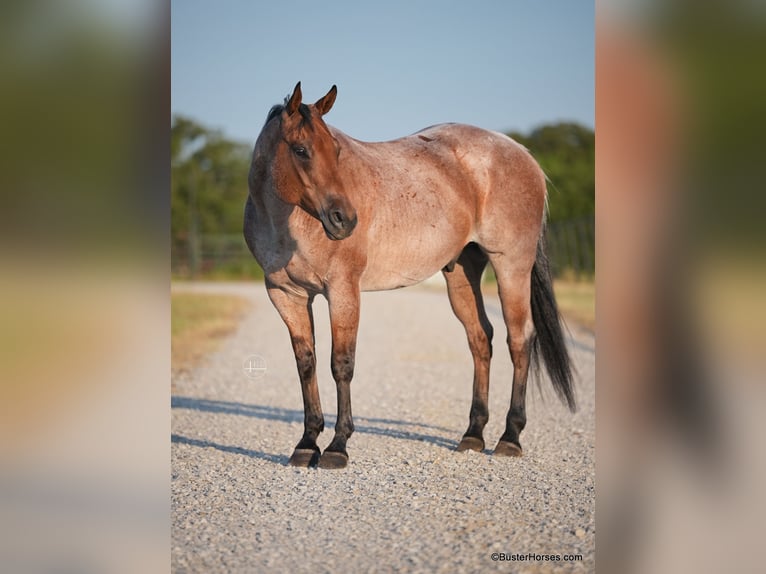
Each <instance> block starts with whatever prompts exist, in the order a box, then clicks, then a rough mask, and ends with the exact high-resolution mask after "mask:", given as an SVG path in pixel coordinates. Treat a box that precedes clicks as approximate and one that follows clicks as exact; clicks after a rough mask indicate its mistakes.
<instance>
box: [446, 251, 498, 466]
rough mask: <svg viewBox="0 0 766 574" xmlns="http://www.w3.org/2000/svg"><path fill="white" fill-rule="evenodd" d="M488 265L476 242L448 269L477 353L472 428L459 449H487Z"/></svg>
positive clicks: (453, 297) (457, 308) (458, 311)
mask: <svg viewBox="0 0 766 574" xmlns="http://www.w3.org/2000/svg"><path fill="white" fill-rule="evenodd" d="M486 265H487V256H486V254H485V253H484V252H483V251H482V250H481V249H480V248H479V247H478V246H477V245H476V244H475V243H470V244H468V245H467V246H466V247H465V249H463V252H462V253H461V254H460V257H458V260H457V262H456V264H455V267H454V268H453V269H452V271H448V270H447V269H446V268H445V270H444V277H445V279H446V280H447V292H448V293H449V300H450V303H451V305H452V310H453V311H454V312H455V315H457V318H458V319H460V322H461V323H463V326H464V327H465V331H466V334H467V335H468V346H469V347H470V349H471V354H472V355H473V364H474V374H473V399H472V401H471V413H470V416H469V423H468V430H467V431H466V432H465V435H463V440H461V441H460V444H459V445H458V447H457V450H458V451H464V450H475V451H481V450H483V449H484V436H483V432H484V427H485V425H486V424H487V420H488V419H489V409H488V406H487V400H488V395H489V362H490V359H491V357H492V325H491V324H490V322H489V319H487V314H486V312H485V311H484V300H483V299H482V295H481V274H482V272H483V271H484V267H486Z"/></svg>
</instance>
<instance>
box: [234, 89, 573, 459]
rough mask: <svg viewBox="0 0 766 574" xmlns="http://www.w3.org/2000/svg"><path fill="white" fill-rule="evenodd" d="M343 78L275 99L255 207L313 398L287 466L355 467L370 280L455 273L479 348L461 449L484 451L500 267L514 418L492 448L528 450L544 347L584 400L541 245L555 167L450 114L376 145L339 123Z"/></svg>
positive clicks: (473, 344)
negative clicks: (328, 395) (326, 395)
mask: <svg viewBox="0 0 766 574" xmlns="http://www.w3.org/2000/svg"><path fill="white" fill-rule="evenodd" d="M336 96H337V87H336V86H334V85H333V86H332V88H331V89H330V91H329V92H328V93H327V94H326V95H325V96H323V97H322V98H320V99H319V100H317V101H316V102H315V103H314V104H305V103H303V101H302V98H303V96H302V91H301V84H300V82H298V84H297V85H296V86H295V88H294V90H293V92H292V94H291V95H290V96H288V97H287V98H285V100H284V103H283V104H278V105H275V106H273V107H272V108H271V110H270V111H269V113H268V115H267V119H266V122H265V124H264V126H263V128H262V129H261V132H260V134H259V136H258V138H257V140H256V142H255V146H254V149H253V154H252V160H251V164H250V172H249V176H248V186H249V195H248V198H247V201H246V203H245V210H244V236H245V241H246V243H247V245H248V247H249V249H250V251H251V252H252V254H253V256H254V257H255V259H256V260H257V261H258V263H259V264H260V265H261V267H262V268H263V271H264V277H265V284H266V290H267V292H268V296H269V298H270V300H271V302H272V304H273V305H274V307H275V308H276V310H277V312H278V313H279V315H280V316H281V318H282V320H283V321H284V323H285V325H286V326H287V329H288V331H289V334H290V340H291V343H292V349H293V352H294V354H295V361H296V364H297V368H298V377H299V379H300V385H301V391H302V395H303V407H304V433H303V436H302V437H301V439H300V441H299V442H298V444H297V445H296V447H295V449H294V451H293V453H292V455H291V457H290V459H289V464H290V465H293V466H300V467H308V466H318V467H319V468H344V467H346V466H347V464H348V460H349V457H348V452H347V450H346V446H347V442H348V439H349V437H350V436H351V434H352V433H353V432H354V422H353V418H352V415H351V394H350V389H351V380H352V378H353V375H354V359H355V352H356V340H357V330H358V327H359V307H360V293H361V292H363V291H381V290H390V289H397V288H400V287H406V286H410V285H414V284H416V283H419V282H420V281H423V280H424V279H426V278H428V277H430V276H432V275H434V274H435V273H438V272H439V271H440V270H441V271H442V273H443V274H444V277H445V279H446V283H447V292H448V296H449V301H450V304H451V306H452V310H453V311H454V313H455V315H456V316H457V318H458V319H459V320H460V322H461V323H462V324H463V327H464V328H465V332H466V335H467V337H468V346H469V349H470V351H471V354H472V355H473V363H474V376H473V396H472V401H471V408H470V413H469V424H468V429H467V430H466V432H465V434H464V435H463V437H462V439H461V441H460V443H459V445H458V447H457V449H456V450H457V451H467V450H473V451H479V452H481V451H483V450H484V436H483V431H484V427H485V425H486V424H487V421H488V418H489V410H488V405H487V401H488V393H489V367H490V359H491V357H492V337H493V328H492V325H491V323H490V322H489V319H488V318H487V314H486V311H485V309H484V303H483V299H482V292H481V288H480V284H481V278H482V273H483V271H484V269H485V267H486V266H487V264H488V263H490V264H491V265H492V267H493V268H494V271H495V276H496V278H497V286H498V292H499V297H500V301H501V306H502V314H503V320H504V322H505V325H506V328H507V332H508V336H507V344H508V347H509V350H510V354H511V360H512V362H513V383H512V384H513V387H512V396H511V401H510V408H509V410H508V413H507V416H506V426H505V432H504V433H503V435H502V436H501V437H500V439H499V441H498V442H497V445H496V446H495V448H494V451H493V454H494V455H495V456H521V455H522V447H521V443H520V441H519V435H520V434H521V431H522V430H523V429H524V427H525V425H526V410H525V396H526V388H527V378H528V373H529V371H530V366H531V365H532V366H536V365H538V362H539V357H542V361H543V362H544V364H545V367H546V371H547V372H548V375H549V378H550V380H551V382H552V385H553V388H554V390H555V392H556V394H557V395H558V396H559V398H561V399H562V401H563V402H565V403H566V404H567V405H568V406H569V408H570V410H572V411H573V412H574V410H575V397H574V392H573V384H572V379H573V375H572V367H571V364H570V357H569V354H568V351H567V348H566V345H565V342H564V337H563V334H562V327H561V318H560V315H559V311H558V307H557V304H556V300H555V297H554V294H553V289H552V283H551V275H550V271H549V265H548V262H547V257H546V254H545V248H544V223H545V218H546V212H547V195H546V194H547V189H546V177H545V174H544V173H543V171H542V169H541V168H540V167H539V165H538V164H537V162H536V161H535V160H534V159H533V157H532V156H531V154H530V153H529V151H528V150H527V149H526V148H525V147H523V146H522V145H520V144H518V143H517V142H515V141H514V140H512V139H511V138H509V137H508V136H506V135H504V134H501V133H497V132H492V131H487V130H484V129H480V128H477V127H473V126H469V125H461V124H454V123H452V124H440V125H435V126H432V127H428V128H425V129H423V130H421V131H419V132H416V133H414V134H412V135H410V136H407V137H403V138H400V139H396V140H393V141H387V142H378V143H368V142H362V141H358V140H356V139H353V138H351V137H349V136H348V135H346V134H345V133H343V132H342V131H340V130H338V129H336V128H334V127H332V126H330V125H328V124H326V123H325V121H324V119H323V118H324V116H325V115H326V114H327V113H328V112H329V111H330V109H331V108H332V107H333V104H334V103H335V99H336ZM318 294H321V295H323V296H324V297H325V298H326V299H327V301H328V306H329V312H330V325H331V331H332V358H331V371H332V376H333V378H334V379H335V383H336V390H337V400H338V411H337V422H336V425H335V435H334V437H333V439H332V441H331V442H330V444H329V446H328V447H327V448H326V449H325V450H324V452H320V449H319V447H318V446H317V442H316V441H317V437H318V435H319V433H321V432H322V431H323V430H324V417H323V414H322V407H321V404H320V401H319V391H318V387H317V375H316V356H315V348H314V320H313V314H312V303H313V300H314V298H315V296H316V295H318Z"/></svg>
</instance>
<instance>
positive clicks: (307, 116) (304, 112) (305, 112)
mask: <svg viewBox="0 0 766 574" xmlns="http://www.w3.org/2000/svg"><path fill="white" fill-rule="evenodd" d="M286 103H287V98H285V104H286ZM284 109H285V105H283V104H276V105H273V106H271V109H270V110H269V114H268V115H267V116H266V124H268V123H269V122H270V121H271V120H273V119H274V118H275V117H277V116H278V115H279V114H281V113H282V112H283V111H284ZM298 113H300V115H301V118H303V123H306V124H308V125H311V111H310V110H309V107H308V106H307V105H306V104H301V105H300V106H298ZM264 125H265V124H264Z"/></svg>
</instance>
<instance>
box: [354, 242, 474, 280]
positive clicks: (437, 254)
mask: <svg viewBox="0 0 766 574" xmlns="http://www.w3.org/2000/svg"><path fill="white" fill-rule="evenodd" d="M463 245H464V243H461V242H456V243H455V244H454V245H445V246H443V247H442V248H441V249H434V250H422V249H421V250H416V249H410V250H401V251H400V252H399V253H398V255H397V256H396V257H393V256H386V257H381V256H380V255H379V254H370V255H372V256H371V257H368V260H367V268H366V269H365V271H364V273H363V274H362V279H361V289H362V291H387V290H389V289H399V288H400V287H409V286H410V285H415V284H417V283H420V282H421V281H425V280H426V279H428V278H429V277H431V276H432V275H434V274H435V273H438V272H439V271H440V270H441V269H442V268H443V267H444V266H445V265H447V264H448V263H450V261H452V260H454V259H455V258H456V257H457V256H458V255H459V254H460V250H461V249H462V246H463Z"/></svg>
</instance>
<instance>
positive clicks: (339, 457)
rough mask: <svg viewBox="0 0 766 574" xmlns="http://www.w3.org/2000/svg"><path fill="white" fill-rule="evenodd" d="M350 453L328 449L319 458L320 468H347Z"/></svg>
mask: <svg viewBox="0 0 766 574" xmlns="http://www.w3.org/2000/svg"><path fill="white" fill-rule="evenodd" d="M347 464H348V455H347V454H346V453H344V452H337V451H334V450H326V451H324V453H323V454H322V456H321V457H320V458H319V468H346V465H347Z"/></svg>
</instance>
